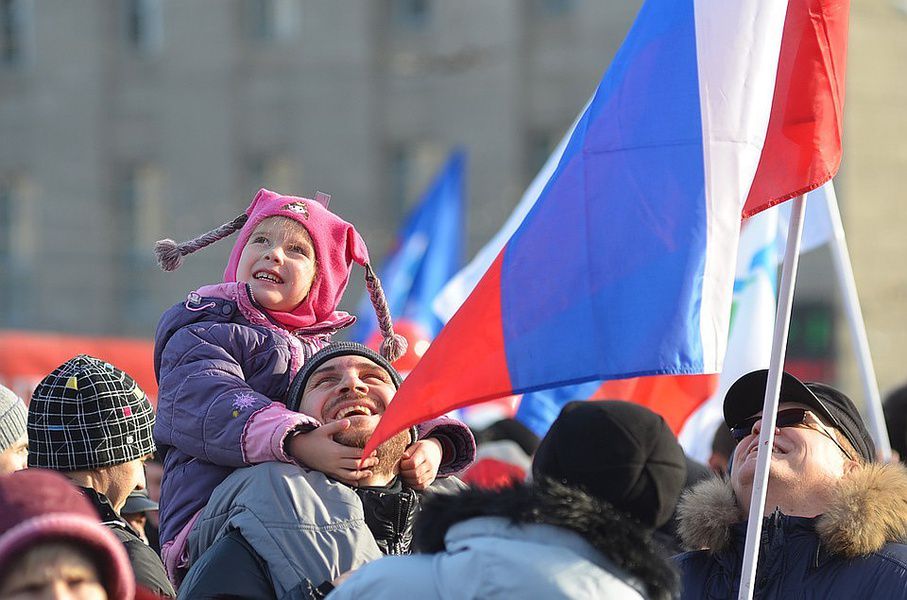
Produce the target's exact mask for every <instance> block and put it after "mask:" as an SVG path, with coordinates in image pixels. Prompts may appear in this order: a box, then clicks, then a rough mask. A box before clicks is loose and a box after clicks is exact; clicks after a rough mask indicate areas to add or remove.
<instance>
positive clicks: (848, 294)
mask: <svg viewBox="0 0 907 600" xmlns="http://www.w3.org/2000/svg"><path fill="white" fill-rule="evenodd" d="M829 191H830V190H829ZM827 200H828V216H829V219H830V221H831V230H832V240H831V255H832V258H833V259H834V264H835V272H836V273H837V275H838V283H839V285H840V286H841V297H842V299H843V300H844V310H845V312H846V313H847V323H848V325H850V337H851V339H852V340H853V345H854V351H855V352H856V355H857V363H858V365H859V367H860V377H861V379H862V382H863V393H864V397H865V398H866V412H867V414H868V416H869V430H870V432H871V433H872V439H873V441H875V445H876V450H878V453H879V458H881V459H882V461H884V462H889V461H891V442H890V441H889V440H888V430H887V429H886V428H885V415H884V413H883V412H882V399H881V397H880V396H879V384H878V381H877V380H876V374H875V369H874V368H873V365H872V355H871V354H870V353H869V339H868V338H867V336H866V323H865V322H864V321H863V311H862V310H861V309H860V298H859V296H858V295H857V284H856V281H855V280H854V276H853V265H851V263H850V255H849V253H848V252H847V241H846V240H845V239H844V225H843V224H842V222H841V211H840V210H839V209H838V201H837V199H836V198H835V197H834V194H833V193H829V194H827Z"/></svg>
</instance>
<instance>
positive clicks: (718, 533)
mask: <svg viewBox="0 0 907 600" xmlns="http://www.w3.org/2000/svg"><path fill="white" fill-rule="evenodd" d="M677 510H678V517H679V521H680V524H679V527H678V532H679V534H680V538H681V540H682V541H683V544H684V546H685V547H686V548H688V549H690V550H699V549H704V548H705V549H709V550H711V551H712V552H720V551H722V550H724V549H725V548H726V547H727V545H728V542H729V541H730V530H731V526H732V525H734V524H736V523H739V522H741V521H742V520H744V519H745V518H746V515H744V514H742V511H741V509H740V506H739V505H738V504H737V499H736V497H735V496H734V491H733V489H732V488H731V485H730V482H729V481H727V480H725V479H722V478H718V477H714V478H712V479H709V480H707V481H704V482H702V483H700V484H698V485H696V486H694V487H693V488H692V489H691V490H689V491H687V492H686V493H684V495H683V496H682V497H681V500H680V504H679V506H678V509H677ZM816 533H817V534H818V535H819V539H820V540H821V541H822V545H823V546H824V547H825V549H826V550H827V551H828V552H830V553H831V554H834V555H838V556H842V557H845V558H855V557H859V556H867V555H869V554H872V553H873V552H878V551H879V550H881V549H882V547H883V546H884V545H885V544H886V543H889V542H904V541H905V540H907V468H905V467H904V466H903V465H900V464H879V463H869V464H866V465H863V466H860V467H857V468H856V469H854V470H853V471H851V472H850V473H849V474H848V475H847V476H845V477H844V479H842V480H841V481H840V482H839V483H838V485H837V487H836V489H835V491H834V494H833V495H832V499H831V502H830V503H829V506H828V510H827V511H826V512H825V513H824V514H822V515H820V516H819V517H817V518H816Z"/></svg>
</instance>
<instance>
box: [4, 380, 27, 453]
mask: <svg viewBox="0 0 907 600" xmlns="http://www.w3.org/2000/svg"><path fill="white" fill-rule="evenodd" d="M27 414H28V409H27V408H25V403H24V402H22V399H21V398H19V396H17V395H16V394H14V393H13V391H12V390H11V389H9V388H6V387H3V386H2V385H0V452H3V451H4V450H6V449H7V448H9V447H10V446H12V445H13V444H14V443H15V442H16V440H18V439H19V438H21V437H22V436H23V435H25V418H26V415H27Z"/></svg>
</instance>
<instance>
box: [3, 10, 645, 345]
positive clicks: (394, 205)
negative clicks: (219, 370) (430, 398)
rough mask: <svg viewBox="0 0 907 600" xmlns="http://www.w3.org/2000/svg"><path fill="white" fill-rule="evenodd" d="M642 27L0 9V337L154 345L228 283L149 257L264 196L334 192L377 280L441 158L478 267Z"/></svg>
mask: <svg viewBox="0 0 907 600" xmlns="http://www.w3.org/2000/svg"><path fill="white" fill-rule="evenodd" d="M636 8H638V3H636V2H628V3H623V2H621V3H607V4H604V3H598V2H591V1H589V2H578V1H573V0H531V1H523V0H500V1H496V2H482V1H479V0H467V1H462V2H440V1H439V0H381V1H371V0H370V1H364V0H362V1H351V0H346V1H342V2H327V1H308V0H192V1H190V2H187V1H182V0H83V1H80V2H71V1H70V0H41V1H35V0H0V32H2V33H0V35H2V39H0V139H2V144H0V211H3V212H0V219H2V222H3V230H2V236H3V238H2V239H3V243H2V246H0V265H2V266H0V268H2V281H3V286H2V288H3V292H2V296H0V299H2V310H0V327H5V328H28V329H42V330H55V331H74V332H79V333H106V334H120V335H136V336H150V335H152V334H153V331H154V326H155V324H156V322H157V319H158V317H159V316H160V313H161V311H162V310H164V309H165V308H166V307H167V306H169V305H170V304H172V303H174V302H176V301H179V300H180V299H182V298H184V297H185V295H186V293H187V292H188V291H189V290H191V289H193V288H194V287H197V286H198V285H200V284H201V283H203V282H215V281H219V280H220V277H221V273H222V268H223V265H224V263H225V259H226V255H227V253H228V252H229V249H230V246H231V243H230V242H228V241H224V242H221V244H220V245H219V246H214V247H212V248H210V249H208V250H206V251H205V252H201V253H199V254H197V255H194V256H192V257H191V258H190V259H187V261H186V263H185V265H184V266H183V268H182V269H181V270H180V271H178V272H176V273H174V274H163V273H161V272H160V271H159V270H158V269H157V267H156V266H155V264H154V260H153V256H152V251H151V248H152V245H153V242H154V241H155V240H156V239H159V238H161V237H172V238H174V239H178V240H181V239H186V238H188V237H191V236H194V235H196V234H199V233H201V232H204V231H207V230H208V229H210V228H212V227H214V226H216V225H218V224H220V223H223V222H225V221H227V220H229V219H231V218H232V217H233V216H235V215H236V214H238V213H239V212H240V211H242V210H243V209H244V208H245V207H246V206H247V204H248V202H249V201H250V199H251V197H252V196H253V195H254V193H255V191H256V190H257V189H258V188H259V187H261V186H267V187H271V188H273V189H277V190H280V191H284V192H286V193H296V194H299V195H309V196H310V195H311V194H313V193H314V192H315V190H316V189H319V190H321V191H325V192H328V193H331V194H333V198H334V199H333V201H332V208H333V209H334V210H336V211H337V212H339V213H340V214H342V215H343V216H344V217H346V218H347V219H348V220H351V221H352V222H354V223H356V224H357V226H358V227H359V228H360V230H361V231H362V233H363V235H364V236H365V238H366V240H367V242H368V243H369V245H370V249H371V253H372V254H373V255H374V259H375V260H380V258H381V256H382V255H383V253H384V252H385V250H386V249H387V248H388V246H389V244H390V243H391V242H392V238H393V235H394V233H395V230H396V228H397V225H398V223H399V222H400V218H401V215H402V214H403V212H404V210H405V209H406V207H407V204H408V203H410V202H412V201H413V199H414V198H415V197H416V196H417V194H418V192H419V191H420V190H421V188H422V187H423V186H424V185H425V184H426V183H427V181H428V179H429V177H430V176H431V175H432V172H433V171H434V169H435V168H437V166H438V165H440V164H441V162H442V161H443V160H444V159H445V158H446V155H447V152H448V151H449V150H450V149H451V148H452V147H453V146H455V145H462V146H465V147H466V148H467V151H468V152H469V156H468V161H469V186H470V196H471V199H472V201H471V205H470V215H469V219H470V244H469V246H470V248H471V249H472V250H475V249H477V248H478V247H479V246H480V245H481V244H482V243H484V242H485V241H486V240H487V239H488V238H489V237H490V236H491V235H492V233H493V232H494V231H495V230H496V229H497V227H498V226H499V225H500V224H501V223H502V222H503V220H504V218H505V217H506V215H507V214H509V211H510V209H511V208H512V207H513V205H514V204H515V203H516V201H517V199H518V198H519V196H520V194H521V193H522V190H523V188H524V187H525V185H526V184H527V183H528V181H529V179H530V178H531V176H532V175H533V174H534V172H535V171H536V170H537V168H538V167H539V166H540V164H541V162H542V161H543V160H544V158H545V157H546V156H547V154H548V152H549V151H550V149H551V148H552V146H553V144H554V143H556V142H557V140H558V139H559V138H560V137H561V136H562V135H563V133H564V131H565V130H566V129H567V127H568V126H569V125H570V123H571V121H572V120H573V118H574V117H575V115H576V113H577V112H578V111H579V109H580V107H581V106H582V105H583V103H584V102H585V100H586V99H587V98H588V96H589V95H590V94H591V93H592V91H594V89H595V86H596V84H597V82H598V80H599V78H600V76H601V73H602V72H603V71H604V69H605V67H606V66H607V65H608V63H609V62H610V60H611V58H612V56H613V54H614V52H615V51H616V49H617V47H618V46H619V44H620V42H621V40H622V38H623V36H624V34H625V31H626V29H627V27H628V24H629V22H630V21H631V20H632V18H633V15H634V13H635V10H636ZM360 277H361V273H357V275H356V276H355V277H354V279H355V280H356V281H355V283H356V284H358V282H359V279H360ZM358 289H361V286H359V287H358V288H357V287H354V288H353V289H352V292H353V293H350V294H348V298H347V305H348V306H350V307H352V306H354V305H355V301H356V300H357V298H356V294H355V292H356V291H357V290H358Z"/></svg>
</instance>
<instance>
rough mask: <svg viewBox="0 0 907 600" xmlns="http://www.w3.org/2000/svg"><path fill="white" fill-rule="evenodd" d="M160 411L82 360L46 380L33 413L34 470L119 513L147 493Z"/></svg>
mask: <svg viewBox="0 0 907 600" xmlns="http://www.w3.org/2000/svg"><path fill="white" fill-rule="evenodd" d="M153 427H154V409H153V408H152V407H151V403H150V402H149V401H148V397H147V396H146V395H145V392H143V391H142V389H141V388H140V387H139V386H138V385H137V384H136V383H135V381H134V380H133V379H132V377H130V376H129V375H127V374H126V373H124V372H123V371H121V370H120V369H117V368H116V367H114V366H113V365H111V364H110V363H107V362H105V361H102V360H99V359H97V358H94V357H91V356H87V355H84V354H82V355H79V356H76V357H74V358H71V359H69V360H68V361H66V362H65V363H63V364H62V365H60V366H59V367H57V368H56V369H54V371H53V372H52V373H51V374H50V375H48V376H47V377H45V378H44V379H43V380H42V381H41V383H39V384H38V387H37V388H35V392H34V394H33V395H32V399H31V403H30V404H29V407H28V439H29V455H28V466H29V467H43V468H46V469H53V470H55V471H60V472H63V473H65V474H66V475H67V476H68V477H69V478H70V479H72V480H73V481H75V482H76V483H78V484H79V485H82V486H84V487H91V488H93V489H95V490H96V491H98V492H100V493H102V494H104V495H105V496H107V498H108V500H110V503H111V504H112V505H113V507H114V509H115V510H119V509H120V507H121V506H122V505H123V503H124V502H125V501H126V497H127V496H128V495H129V493H130V492H132V491H133V490H134V489H136V488H144V487H145V471H144V466H143V463H144V461H145V459H146V458H147V457H148V456H149V455H150V454H151V453H153V452H154V448H155V446H154V438H153V436H152V429H153Z"/></svg>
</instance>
